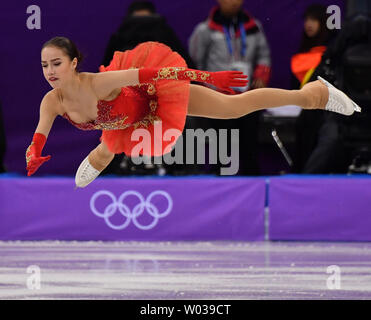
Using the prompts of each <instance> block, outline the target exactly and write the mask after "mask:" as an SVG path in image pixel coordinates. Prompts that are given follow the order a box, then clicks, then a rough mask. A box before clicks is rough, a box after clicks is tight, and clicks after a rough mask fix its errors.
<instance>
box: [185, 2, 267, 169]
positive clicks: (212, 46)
mask: <svg viewBox="0 0 371 320" xmlns="http://www.w3.org/2000/svg"><path fill="white" fill-rule="evenodd" d="M217 2H218V5H217V6H215V7H214V8H212V10H211V12H210V15H209V17H208V19H207V20H206V21H204V22H201V23H200V24H198V25H197V26H196V28H195V29H194V31H193V33H192V35H191V37H190V40H189V50H190V55H191V58H192V59H193V61H195V63H196V65H197V68H198V69H201V70H208V71H222V70H239V71H243V72H244V73H245V74H246V75H248V77H249V80H250V82H249V86H248V87H246V88H242V89H240V88H236V89H235V91H236V93H240V92H241V91H240V90H242V91H246V90H249V89H255V88H262V87H265V86H266V85H267V84H268V81H269V78H270V70H271V68H270V65H271V59H270V49H269V46H268V44H267V41H266V38H265V35H264V32H263V29H262V26H261V24H260V22H259V21H258V20H256V19H255V18H254V17H252V16H251V15H250V14H249V12H247V11H246V10H244V9H243V8H242V6H243V3H244V1H243V0H218V1H217ZM210 108H212V106H210ZM259 119H260V112H254V113H252V114H249V115H247V116H245V117H242V118H239V119H233V120H228V121H226V120H210V119H201V118H198V119H197V120H198V121H199V123H200V126H203V127H212V128H215V129H219V128H226V129H233V128H236V129H239V130H240V137H239V140H240V144H239V146H240V147H239V151H240V170H239V173H238V174H239V175H257V174H259V166H258V161H257V153H258V132H259ZM219 167H220V165H217V166H216V168H215V173H217V172H219Z"/></svg>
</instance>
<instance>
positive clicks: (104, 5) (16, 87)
mask: <svg viewBox="0 0 371 320" xmlns="http://www.w3.org/2000/svg"><path fill="white" fill-rule="evenodd" d="M130 2H131V1H127V0H107V1H101V0H99V1H98V0H90V1H88V0H64V1H60V0H59V1H54V0H48V1H47V0H44V1H25V0H16V1H2V2H1V4H0V39H1V46H0V47H1V50H0V56H1V59H0V70H1V71H0V72H1V77H0V101H1V102H2V107H3V114H4V121H5V131H6V136H7V145H8V149H7V154H6V158H5V163H6V166H7V168H8V170H9V171H12V172H18V173H21V174H25V173H26V171H25V151H26V148H27V147H28V145H29V144H30V142H31V139H32V135H33V133H34V131H35V128H36V125H37V122H38V116H39V106H40V102H41V100H42V97H43V96H44V95H45V93H46V92H47V91H48V90H50V89H51V88H50V87H49V85H48V83H47V82H46V81H45V79H44V78H43V75H42V69H41V64H40V49H41V46H42V44H43V43H44V42H45V41H47V40H49V39H50V38H52V37H54V36H57V35H63V36H66V37H69V38H71V39H72V40H74V41H75V42H76V44H77V45H78V46H79V48H80V50H81V51H82V52H83V53H84V54H85V61H84V64H83V66H82V67H83V71H87V72H96V71H97V69H98V67H99V64H100V62H101V61H102V58H103V54H104V50H105V46H106V45H107V42H108V39H109V37H110V35H111V34H112V33H113V32H114V31H115V30H116V29H117V27H118V26H119V25H120V23H121V20H122V18H123V16H124V14H125V12H126V8H127V7H128V5H129V3H130ZM153 2H154V3H155V5H156V6H157V9H158V12H159V13H160V14H162V15H164V16H166V17H167V19H168V22H169V24H170V25H171V26H172V27H173V28H174V30H175V32H176V33H177V35H178V36H179V38H180V39H181V41H182V42H183V44H184V46H187V43H188V38H189V36H190V34H191V33H192V30H193V29H194V27H195V26H196V24H197V23H199V22H200V21H202V20H204V19H206V18H207V16H208V13H209V11H210V8H211V7H212V6H213V5H215V3H216V1H214V0H202V1H200V0H182V1H168V0H154V1H153ZM313 2H317V3H322V4H325V5H332V4H336V5H339V6H340V8H341V9H342V15H343V16H344V15H345V13H344V10H343V8H344V3H343V1H342V0H318V1H312V0H300V1H298V0H280V1H277V0H265V1H258V0H255V1H252V0H245V5H244V6H245V8H246V9H247V10H249V11H250V13H251V14H252V15H254V16H255V17H256V18H258V19H259V20H260V21H261V23H262V24H263V27H264V30H265V33H266V35H267V38H268V41H269V44H270V47H271V52H272V60H273V75H272V80H271V83H270V86H271V87H279V88H289V81H290V69H289V68H290V57H291V55H292V54H293V53H294V52H295V51H296V50H297V47H298V42H299V39H300V36H301V33H302V25H303V18H302V15H303V12H304V10H305V8H306V7H307V6H308V5H309V4H311V3H313ZM30 5H38V6H39V7H40V9H41V29H40V30H29V29H28V28H27V25H26V21H27V18H28V17H29V14H27V12H26V10H27V7H29V6H30ZM99 136H100V132H99V131H93V132H83V131H79V130H78V129H76V128H74V127H72V126H71V125H70V124H69V123H67V121H66V120H64V119H62V118H60V117H58V118H57V119H56V121H55V123H54V126H53V128H52V131H51V133H50V135H49V138H48V142H47V144H46V146H45V148H44V152H43V155H47V154H51V155H52V159H51V160H50V161H49V162H48V163H46V164H45V165H43V166H42V167H41V168H40V170H39V171H38V172H37V174H36V175H43V174H68V175H69V174H74V173H75V171H76V169H77V167H78V165H79V164H80V162H81V161H82V160H83V159H84V158H85V156H86V155H87V154H88V153H89V152H90V151H91V150H92V149H93V148H94V147H95V146H96V145H97V144H98V143H99V141H98V138H99Z"/></svg>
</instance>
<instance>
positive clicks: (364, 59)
mask: <svg viewBox="0 0 371 320" xmlns="http://www.w3.org/2000/svg"><path fill="white" fill-rule="evenodd" d="M346 9H347V10H346V19H345V21H343V22H342V25H341V29H340V30H339V34H338V35H337V37H336V38H335V39H334V41H332V42H331V43H330V44H329V45H328V48H327V50H326V52H325V53H324V54H323V57H322V60H321V63H320V65H319V66H318V67H317V69H316V71H315V72H314V74H313V75H312V78H311V80H312V79H315V77H317V75H320V76H323V77H324V78H327V79H329V81H331V82H332V83H333V84H334V85H335V86H337V87H339V88H340V89H341V90H342V91H344V92H345V93H346V94H347V95H349V96H350V97H351V98H352V99H353V100H354V101H355V102H356V103H358V104H359V105H360V106H361V107H362V112H361V113H356V114H354V115H353V116H352V117H341V120H342V126H341V129H342V132H343V134H344V140H345V154H346V159H345V165H344V168H343V172H347V171H348V172H363V173H371V145H370V137H371V129H370V122H371V89H370V88H371V77H370V73H371V3H370V1H369V0H348V1H347V7H346ZM350 164H351V165H350Z"/></svg>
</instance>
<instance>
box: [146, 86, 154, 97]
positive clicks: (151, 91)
mask: <svg viewBox="0 0 371 320" xmlns="http://www.w3.org/2000/svg"><path fill="white" fill-rule="evenodd" d="M147 93H148V94H149V95H151V96H152V95H154V94H155V93H156V87H155V86H154V85H153V84H152V83H150V84H149V85H148V89H147Z"/></svg>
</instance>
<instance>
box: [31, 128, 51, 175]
mask: <svg viewBox="0 0 371 320" xmlns="http://www.w3.org/2000/svg"><path fill="white" fill-rule="evenodd" d="M45 142H46V137H45V135H43V134H42V133H35V134H34V136H33V139H32V143H31V144H30V146H29V147H28V148H27V151H26V164H27V167H26V170H27V176H31V175H33V174H34V173H35V172H36V171H37V170H38V169H39V168H40V166H41V165H42V164H43V163H44V162H46V161H49V160H50V158H51V156H50V155H49V156H46V157H42V156H41V151H42V149H43V148H44V145H45Z"/></svg>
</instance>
